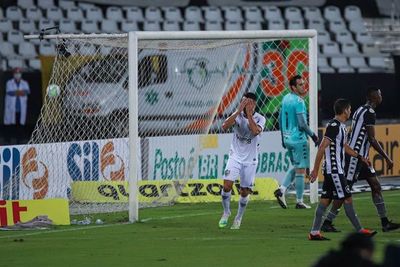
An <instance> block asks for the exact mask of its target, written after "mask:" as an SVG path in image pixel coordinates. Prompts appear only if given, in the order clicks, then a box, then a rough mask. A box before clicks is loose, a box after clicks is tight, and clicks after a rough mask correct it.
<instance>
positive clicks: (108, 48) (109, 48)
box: [100, 45, 113, 56]
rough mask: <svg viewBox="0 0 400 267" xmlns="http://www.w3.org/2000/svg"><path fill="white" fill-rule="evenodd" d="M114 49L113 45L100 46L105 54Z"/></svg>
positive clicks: (101, 51)
mask: <svg viewBox="0 0 400 267" xmlns="http://www.w3.org/2000/svg"><path fill="white" fill-rule="evenodd" d="M112 51H113V47H111V46H104V45H102V46H100V53H101V54H102V55H104V56H105V55H109V54H111V53H112Z"/></svg>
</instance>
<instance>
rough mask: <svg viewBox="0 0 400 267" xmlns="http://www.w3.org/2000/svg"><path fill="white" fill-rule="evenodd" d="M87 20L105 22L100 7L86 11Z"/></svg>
mask: <svg viewBox="0 0 400 267" xmlns="http://www.w3.org/2000/svg"><path fill="white" fill-rule="evenodd" d="M86 19H87V20H94V21H99V20H103V19H104V17H103V12H102V11H101V9H100V8H99V7H91V8H89V9H86Z"/></svg>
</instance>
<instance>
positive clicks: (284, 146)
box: [279, 108, 286, 148]
mask: <svg viewBox="0 0 400 267" xmlns="http://www.w3.org/2000/svg"><path fill="white" fill-rule="evenodd" d="M279 128H280V132H281V142H282V147H283V148H286V145H285V142H284V141H283V121H282V108H281V110H280V111H279Z"/></svg>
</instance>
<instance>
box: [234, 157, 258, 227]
mask: <svg viewBox="0 0 400 267" xmlns="http://www.w3.org/2000/svg"><path fill="white" fill-rule="evenodd" d="M256 170H257V164H254V163H251V164H243V165H242V168H241V170H240V197H239V203H238V212H237V214H236V216H235V219H234V221H233V224H232V227H231V229H239V228H240V225H241V222H242V218H243V215H244V212H245V211H246V207H247V203H248V202H249V196H250V193H251V192H252V188H253V186H254V178H255V175H256Z"/></svg>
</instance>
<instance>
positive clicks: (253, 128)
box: [245, 101, 262, 136]
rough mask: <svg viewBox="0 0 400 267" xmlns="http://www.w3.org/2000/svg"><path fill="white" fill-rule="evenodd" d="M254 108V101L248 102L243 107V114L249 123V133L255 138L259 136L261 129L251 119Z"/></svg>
mask: <svg viewBox="0 0 400 267" xmlns="http://www.w3.org/2000/svg"><path fill="white" fill-rule="evenodd" d="M254 108H255V102H254V101H249V102H248V104H247V105H246V107H245V112H246V116H247V120H248V121H249V128H250V131H251V133H252V134H253V135H254V136H256V135H259V134H260V133H261V132H262V128H261V126H260V125H258V124H257V123H256V122H255V121H254V118H253V111H254Z"/></svg>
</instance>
